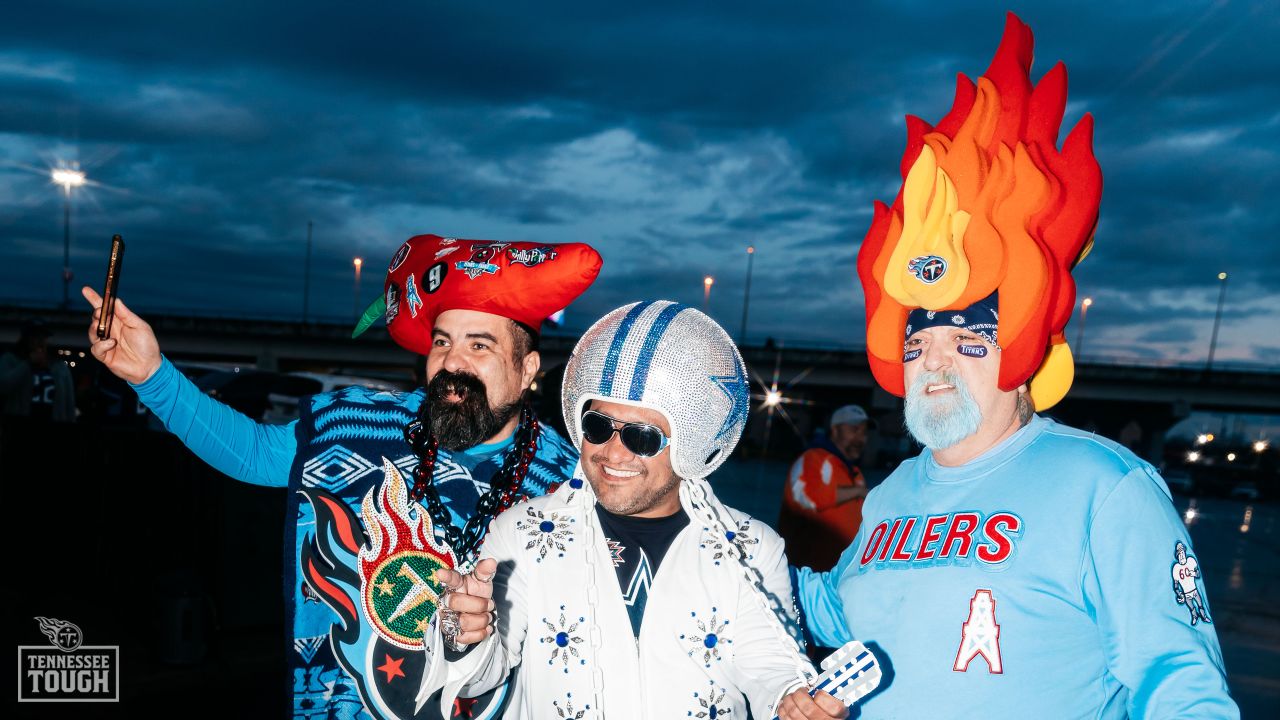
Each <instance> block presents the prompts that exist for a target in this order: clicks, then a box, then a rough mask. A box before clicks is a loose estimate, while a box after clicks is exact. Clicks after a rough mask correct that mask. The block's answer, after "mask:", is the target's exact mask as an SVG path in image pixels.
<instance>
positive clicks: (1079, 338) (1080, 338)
mask: <svg viewBox="0 0 1280 720" xmlns="http://www.w3.org/2000/svg"><path fill="white" fill-rule="evenodd" d="M1092 304H1093V298H1091V297H1087V298H1085V299H1084V300H1082V301H1081V302H1080V329H1079V330H1078V331H1077V332H1076V359H1077V360H1081V359H1083V358H1084V321H1085V318H1087V317H1088V316H1089V306H1090V305H1092Z"/></svg>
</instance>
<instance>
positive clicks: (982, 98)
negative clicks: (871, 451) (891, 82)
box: [858, 13, 1102, 410]
mask: <svg viewBox="0 0 1280 720" xmlns="http://www.w3.org/2000/svg"><path fill="white" fill-rule="evenodd" d="M1032 46H1033V39H1032V36H1031V29H1030V28H1028V27H1027V26H1026V24H1024V23H1023V22H1022V21H1021V20H1019V19H1018V18H1017V17H1016V16H1015V15H1013V14H1012V13H1010V14H1009V16H1008V20H1007V22H1006V24H1005V30H1004V37H1003V38H1002V39H1001V41H1000V47H999V49H998V50H996V54H995V58H994V59H993V60H992V61H991V66H990V67H989V68H988V69H987V72H986V73H985V74H984V75H983V76H982V77H980V78H978V82H977V84H976V85H975V84H974V83H973V82H972V81H971V80H969V78H967V77H965V76H964V75H963V74H962V75H960V76H959V78H958V81H957V84H956V97H955V102H954V104H953V105H952V107H951V111H950V112H948V113H947V115H946V116H945V117H943V118H942V120H940V121H939V122H938V124H937V125H936V126H930V125H929V124H928V123H926V122H925V121H924V120H921V119H920V118H917V117H913V116H908V117H907V148H906V152H905V153H904V154H903V158H902V175H903V183H902V189H901V190H900V191H899V193H898V197H897V199H896V200H894V203H893V206H892V207H888V206H886V205H884V204H883V203H881V202H879V201H877V202H876V204H875V213H874V216H873V219H872V222H871V229H870V230H868V231H867V236H866V239H865V240H864V241H863V244H862V249H861V250H860V251H859V253H858V276H859V277H860V278H861V280H862V285H863V288H864V290H865V292H866V303H867V355H868V358H869V360H870V363H871V371H872V373H873V374H874V375H875V378H876V381H877V382H879V383H880V385H881V387H883V388H884V389H885V390H887V391H889V392H891V393H893V394H895V395H898V396H901V395H903V394H904V391H905V390H904V387H903V372H902V341H903V332H904V330H905V327H906V323H907V315H908V313H910V312H911V310H913V309H915V308H924V309H927V310H956V309H961V308H964V307H967V306H969V305H970V304H972V303H974V302H976V301H978V300H981V299H983V298H985V297H987V296H989V295H991V293H993V292H996V291H998V292H999V311H1000V317H999V328H998V335H999V341H1000V346H1001V350H1002V352H1001V358H1000V379H999V384H1000V388H1001V389H1002V390H1006V391H1009V390H1014V389H1016V388H1018V387H1019V386H1021V385H1022V384H1023V383H1027V382H1030V392H1031V398H1032V401H1033V402H1034V403H1035V407H1036V409H1037V410H1044V409H1046V408H1048V407H1050V406H1052V405H1054V404H1055V403H1057V402H1058V401H1059V400H1061V399H1062V397H1063V396H1064V395H1065V394H1066V392H1067V389H1068V388H1070V386H1071V381H1072V378H1073V377H1074V363H1073V361H1072V359H1071V352H1070V350H1069V349H1068V348H1067V345H1066V340H1065V338H1064V336H1063V328H1064V327H1065V326H1066V324H1067V320H1068V319H1069V318H1070V317H1071V310H1072V308H1073V307H1074V305H1075V283H1074V282H1073V281H1072V279H1071V269H1072V268H1073V267H1074V266H1075V264H1076V263H1078V262H1079V261H1080V260H1081V259H1083V257H1084V256H1085V255H1086V254H1087V253H1088V251H1089V248H1090V247H1091V245H1092V239H1093V231H1094V228H1095V226H1096V224H1097V220H1098V202H1099V199H1100V198H1101V195H1102V171H1101V170H1100V169H1099V168H1098V162H1097V160H1096V159H1095V158H1094V156H1093V147H1092V146H1093V117H1092V116H1090V115H1087V114H1086V115H1085V116H1084V117H1083V118H1082V119H1081V120H1080V122H1079V123H1077V124H1076V126H1075V128H1074V129H1072V131H1071V132H1070V134H1069V135H1068V136H1067V139H1066V141H1065V142H1064V143H1063V144H1062V149H1061V150H1059V149H1058V148H1057V142H1058V132H1059V129H1060V127H1061V125H1062V115H1063V111H1064V109H1065V107H1066V101H1067V71H1066V68H1065V67H1064V66H1063V64H1062V63H1058V64H1057V65H1055V66H1054V67H1053V69H1051V70H1050V71H1049V72H1048V73H1047V74H1046V75H1045V76H1044V77H1043V78H1041V80H1040V82H1039V83H1036V84H1034V85H1033V84H1032V82H1031V78H1030V70H1031V56H1032Z"/></svg>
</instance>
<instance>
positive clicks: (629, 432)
mask: <svg viewBox="0 0 1280 720" xmlns="http://www.w3.org/2000/svg"><path fill="white" fill-rule="evenodd" d="M619 426H620V427H619ZM614 433H618V437H620V438H622V446H623V447H625V448H626V449H628V450H630V451H631V452H633V453H635V454H636V455H639V456H640V457H653V456H654V455H657V454H658V453H660V452H662V450H663V448H665V447H666V446H667V445H668V444H669V443H670V442H671V440H670V439H668V438H667V436H666V435H664V434H663V432H662V430H661V429H659V428H657V427H655V426H653V425H650V424H648V423H638V422H623V421H621V420H617V419H615V418H611V417H609V416H608V415H605V414H604V413H602V412H600V411H599V410H588V411H586V412H584V413H582V437H584V438H586V440H587V442H589V443H591V444H592V445H604V444H605V443H607V442H609V439H610V438H612V437H613V434H614Z"/></svg>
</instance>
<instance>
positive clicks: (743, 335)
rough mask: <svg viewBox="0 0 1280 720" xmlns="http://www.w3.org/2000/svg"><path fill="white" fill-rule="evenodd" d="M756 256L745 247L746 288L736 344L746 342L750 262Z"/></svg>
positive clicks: (749, 297) (751, 250)
mask: <svg viewBox="0 0 1280 720" xmlns="http://www.w3.org/2000/svg"><path fill="white" fill-rule="evenodd" d="M755 256H756V249H755V248H754V247H752V246H750V245H748V246H747V286H746V288H745V289H744V290H743V291H742V330H741V331H740V332H739V333H738V344H739V345H742V344H744V343H746V342H747V308H748V306H749V305H750V304H751V261H752V260H753V259H754V258H755Z"/></svg>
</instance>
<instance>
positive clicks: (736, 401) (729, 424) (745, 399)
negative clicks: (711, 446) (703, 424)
mask: <svg viewBox="0 0 1280 720" xmlns="http://www.w3.org/2000/svg"><path fill="white" fill-rule="evenodd" d="M711 381H712V382H714V383H715V384H716V386H717V387H719V388H720V389H721V390H723V391H724V394H725V396H727V397H728V398H729V402H730V403H733V407H732V408H730V410H729V414H728V415H725V418H724V424H722V425H721V426H720V431H719V432H717V433H716V440H719V439H720V438H722V437H724V436H725V434H726V433H728V432H729V431H730V430H731V429H732V428H733V426H735V425H737V424H739V423H745V422H746V421H747V413H748V412H750V410H751V394H750V392H748V390H749V388H748V386H747V376H746V375H744V374H743V373H742V371H741V370H739V371H738V373H737V374H736V375H713V376H711Z"/></svg>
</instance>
